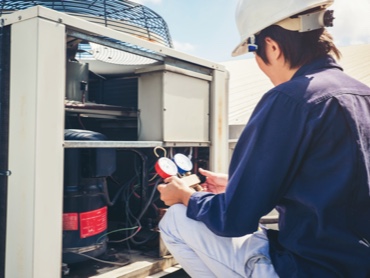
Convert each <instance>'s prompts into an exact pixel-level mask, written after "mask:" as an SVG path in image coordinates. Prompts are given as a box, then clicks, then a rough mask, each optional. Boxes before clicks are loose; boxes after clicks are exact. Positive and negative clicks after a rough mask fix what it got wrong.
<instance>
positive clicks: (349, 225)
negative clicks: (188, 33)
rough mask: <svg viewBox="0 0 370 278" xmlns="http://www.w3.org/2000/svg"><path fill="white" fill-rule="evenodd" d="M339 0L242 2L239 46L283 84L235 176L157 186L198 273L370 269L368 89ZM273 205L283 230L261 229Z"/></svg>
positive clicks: (244, 140)
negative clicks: (351, 53)
mask: <svg viewBox="0 0 370 278" xmlns="http://www.w3.org/2000/svg"><path fill="white" fill-rule="evenodd" d="M333 1H334V0H280V1H277V0H240V1H239V4H238V6H237V13H236V20H237V25H238V28H239V31H240V35H241V43H240V44H239V45H238V46H237V47H236V49H235V50H234V52H233V55H234V56H237V55H242V54H244V53H247V52H254V53H255V59H256V62H257V64H258V65H259V67H260V69H261V70H262V71H263V72H264V73H265V74H266V75H267V76H268V77H269V79H270V80H271V82H272V83H273V84H274V86H275V87H274V88H273V89H272V90H270V91H269V92H267V93H266V94H265V95H264V96H263V97H262V99H261V101H260V102H259V103H258V105H257V106H256V108H255V111H254V113H253V115H252V116H251V118H250V120H249V122H248V124H247V125H246V127H245V129H244V131H243V133H242V134H241V136H240V139H239V141H238V143H237V146H236V148H235V150H234V154H233V157H232V160H231V162H230V168H229V175H228V177H229V178H228V177H227V176H225V175H222V174H216V173H213V172H209V171H204V170H200V171H201V173H203V174H204V175H205V176H207V182H206V184H205V186H206V187H207V188H208V191H210V192H194V191H193V190H192V189H190V188H188V187H186V186H185V185H184V184H183V182H182V181H181V179H179V178H177V177H170V178H167V179H166V180H165V183H164V184H161V185H160V186H159V187H158V190H159V191H160V193H161V199H162V200H163V201H164V202H165V203H166V204H167V205H169V206H171V207H170V208H169V209H168V211H167V213H166V214H165V216H164V218H163V219H162V221H161V222H160V229H161V234H162V238H163V239H164V241H165V244H166V245H167V247H168V249H169V250H170V252H171V253H172V254H173V255H174V257H175V259H176V260H177V261H178V262H179V263H180V264H181V265H182V267H183V268H184V269H185V270H186V272H188V273H189V274H190V275H191V276H192V277H222V278H229V277H259V278H265V277H315V278H316V277H319V278H321V277H325V278H329V277H356V278H361V277H364V278H365V277H370V193H369V192H370V88H369V87H367V86H365V85H364V84H362V83H360V82H358V81H356V80H354V79H353V78H351V77H349V76H348V75H346V74H345V73H343V70H342V68H341V67H340V66H339V65H338V64H337V62H336V60H335V58H337V59H338V58H339V57H340V52H339V51H338V49H337V48H336V46H335V45H334V43H333V39H332V37H331V36H330V34H329V33H328V32H327V30H326V28H325V27H329V26H332V22H333V14H332V11H329V10H327V7H329V6H330V5H331V4H332V3H333ZM354 16H355V15H354ZM246 93H248V92H246ZM212 186H214V187H216V189H217V190H218V192H216V190H214V188H213V187H212ZM225 188H226V191H224V190H223V189H225ZM223 191H224V192H223ZM220 192H222V193H220ZM273 208H276V209H277V210H278V212H279V214H280V217H279V230H278V231H275V230H268V229H264V228H260V229H259V220H260V218H261V217H262V216H264V215H266V214H268V213H269V212H270V211H271V210H272V209H273Z"/></svg>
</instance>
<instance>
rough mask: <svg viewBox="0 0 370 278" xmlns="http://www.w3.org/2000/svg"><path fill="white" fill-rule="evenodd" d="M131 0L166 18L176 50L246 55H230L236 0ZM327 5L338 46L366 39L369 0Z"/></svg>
mask: <svg viewBox="0 0 370 278" xmlns="http://www.w3.org/2000/svg"><path fill="white" fill-rule="evenodd" d="M131 1H133V2H137V3H140V4H143V5H145V6H146V7H148V8H150V9H151V10H153V11H154V12H156V13H157V14H159V15H160V16H161V17H162V18H163V19H164V20H165V21H166V23H167V25H168V27H169V30H170V34H171V37H172V40H173V43H174V48H175V49H176V50H179V51H182V52H185V53H187V54H190V55H193V56H197V57H200V58H203V59H207V60H210V61H214V62H225V61H230V60H233V59H241V58H246V56H242V57H238V58H233V57H231V52H232V50H233V49H234V48H235V46H236V45H237V44H238V43H239V38H240V37H239V33H238V30H237V28H236V23H235V9H236V4H237V2H238V0H131ZM261 1H263V0H261ZM276 1H279V0H276ZM330 9H334V16H335V18H336V19H335V21H334V27H331V28H329V32H330V33H331V34H332V35H333V36H334V39H335V42H336V44H337V45H338V46H346V45H350V44H364V43H370V17H369V11H370V0H351V1H349V0H336V1H335V3H334V5H333V6H332V7H331V8H330Z"/></svg>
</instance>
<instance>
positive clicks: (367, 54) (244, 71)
mask: <svg viewBox="0 0 370 278" xmlns="http://www.w3.org/2000/svg"><path fill="white" fill-rule="evenodd" d="M340 51H341V52H342V59H341V60H340V61H339V64H340V65H341V66H342V67H343V69H344V71H345V72H346V73H347V74H349V75H351V76H353V77H354V78H356V79H358V80H360V81H361V82H363V83H365V84H367V85H368V86H370V44H365V45H352V46H347V47H342V48H340ZM221 64H223V65H224V66H225V67H226V69H227V70H228V71H229V73H230V83H229V86H230V87H229V125H245V124H246V123H247V121H248V119H249V117H250V115H251V113H252V112H253V109H254V107H255V106H256V104H257V103H258V101H259V100H260V99H261V97H262V95H263V94H264V93H266V92H267V91H268V90H269V89H271V88H272V87H273V85H272V83H271V82H270V80H269V79H268V78H267V77H266V76H265V75H264V74H263V73H262V71H261V70H260V69H259V68H258V66H257V63H256V62H255V60H254V59H253V58H249V59H243V60H233V61H228V62H223V63H221Z"/></svg>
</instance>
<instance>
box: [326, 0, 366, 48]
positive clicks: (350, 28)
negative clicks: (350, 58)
mask: <svg viewBox="0 0 370 278" xmlns="http://www.w3.org/2000/svg"><path fill="white" fill-rule="evenodd" d="M333 9H334V16H335V18H336V19H335V20H334V27H333V28H329V31H330V32H331V33H332V34H333V36H334V39H335V41H336V42H337V44H338V45H339V46H341V45H349V44H363V43H370V18H369V15H368V14H369V11H370V0H356V1H337V2H335V4H334V5H333Z"/></svg>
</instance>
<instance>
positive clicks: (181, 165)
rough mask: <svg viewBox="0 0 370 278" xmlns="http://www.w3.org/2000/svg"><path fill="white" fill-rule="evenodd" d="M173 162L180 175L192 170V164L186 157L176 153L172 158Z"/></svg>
mask: <svg viewBox="0 0 370 278" xmlns="http://www.w3.org/2000/svg"><path fill="white" fill-rule="evenodd" d="M173 161H174V162H175V164H176V165H177V168H178V171H179V173H180V174H184V173H187V172H190V171H191V170H192V169H193V163H192V162H191V160H190V159H189V158H188V157H187V156H186V155H183V154H181V153H177V154H175V155H174V156H173Z"/></svg>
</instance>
